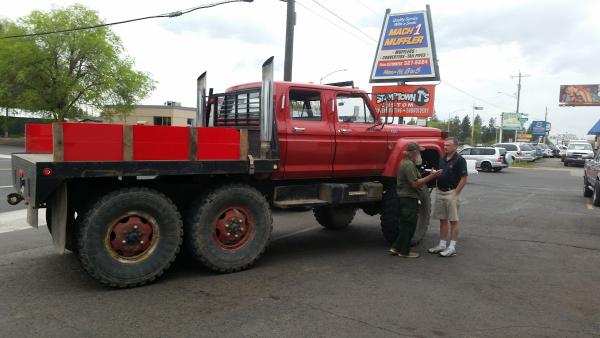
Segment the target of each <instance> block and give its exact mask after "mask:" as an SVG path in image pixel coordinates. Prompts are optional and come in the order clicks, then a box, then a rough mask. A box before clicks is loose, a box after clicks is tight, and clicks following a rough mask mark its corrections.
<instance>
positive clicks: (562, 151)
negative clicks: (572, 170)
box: [556, 144, 567, 162]
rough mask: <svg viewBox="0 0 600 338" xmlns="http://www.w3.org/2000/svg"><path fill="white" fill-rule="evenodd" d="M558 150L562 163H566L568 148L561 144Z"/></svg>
mask: <svg viewBox="0 0 600 338" xmlns="http://www.w3.org/2000/svg"><path fill="white" fill-rule="evenodd" d="M556 147H557V148H558V156H559V157H560V160H561V161H563V162H564V161H565V155H566V154H567V146H566V145H564V144H559V145H557V146H556Z"/></svg>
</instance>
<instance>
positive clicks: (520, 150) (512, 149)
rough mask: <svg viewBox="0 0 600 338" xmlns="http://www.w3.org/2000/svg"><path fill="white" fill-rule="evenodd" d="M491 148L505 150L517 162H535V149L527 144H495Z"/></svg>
mask: <svg viewBox="0 0 600 338" xmlns="http://www.w3.org/2000/svg"><path fill="white" fill-rule="evenodd" d="M492 147H500V148H504V149H506V152H507V153H509V154H511V155H512V156H513V158H514V159H515V160H517V161H526V162H533V161H535V160H536V155H535V149H534V148H533V147H532V146H530V145H529V144H527V143H518V142H515V143H496V144H494V145H493V146H492Z"/></svg>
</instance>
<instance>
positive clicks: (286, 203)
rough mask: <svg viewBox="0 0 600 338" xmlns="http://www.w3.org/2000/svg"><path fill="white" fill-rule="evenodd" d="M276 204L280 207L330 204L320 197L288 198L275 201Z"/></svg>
mask: <svg viewBox="0 0 600 338" xmlns="http://www.w3.org/2000/svg"><path fill="white" fill-rule="evenodd" d="M274 204H275V206H276V207H278V208H288V207H295V206H300V205H301V206H319V205H326V204H329V203H328V202H327V201H323V200H320V199H315V198H313V199H297V200H286V201H280V202H274Z"/></svg>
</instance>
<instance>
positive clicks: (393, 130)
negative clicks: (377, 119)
mask: <svg viewBox="0 0 600 338" xmlns="http://www.w3.org/2000/svg"><path fill="white" fill-rule="evenodd" d="M383 129H384V130H385V131H387V133H388V135H390V137H416V138H419V137H439V138H441V137H442V131H441V130H439V129H437V128H430V127H418V126H407V125H397V124H387V125H385V126H384V127H383Z"/></svg>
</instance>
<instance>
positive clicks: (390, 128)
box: [215, 82, 443, 179]
mask: <svg viewBox="0 0 600 338" xmlns="http://www.w3.org/2000/svg"><path fill="white" fill-rule="evenodd" d="M260 86H261V83H259V82H256V83H249V84H243V85H239V86H235V87H231V88H229V89H227V91H226V93H225V99H224V101H225V102H226V101H235V100H233V99H231V97H236V96H239V95H240V93H242V95H245V94H244V93H247V92H251V93H258V91H259V90H260ZM273 86H274V90H273V92H274V97H273V102H274V109H275V112H274V114H275V115H274V116H275V119H276V128H277V140H278V144H279V147H278V148H279V155H280V161H281V170H280V172H279V175H278V176H277V179H317V178H344V177H379V176H388V177H395V175H396V169H397V164H398V162H399V161H400V160H401V157H402V151H403V147H404V145H405V144H408V143H409V142H412V141H416V142H419V143H420V144H421V145H423V146H424V147H425V148H427V150H426V151H425V154H424V155H423V157H424V160H425V165H426V166H428V167H434V166H436V165H437V159H438V156H439V154H441V153H442V149H443V143H442V142H440V140H441V139H442V138H441V136H442V135H441V134H442V133H441V131H440V130H439V129H435V128H427V127H416V126H406V125H390V124H387V125H386V124H383V123H382V121H381V117H382V116H379V115H378V113H377V112H376V110H375V109H374V108H373V105H372V103H371V100H370V98H369V96H368V95H367V93H366V92H365V91H363V90H360V89H357V88H347V87H338V86H331V85H316V84H301V83H291V82H274V84H273ZM255 97H258V94H255ZM240 102H241V103H240ZM245 104H246V101H244V100H239V99H238V108H237V112H238V113H237V115H238V121H239V122H238V123H239V124H237V125H236V124H234V123H232V122H229V123H227V124H225V123H223V120H224V119H223V118H222V117H221V116H223V115H227V113H224V112H221V110H217V114H218V115H217V117H216V118H215V119H216V121H217V122H216V124H217V125H228V126H234V125H235V126H237V127H252V126H251V125H250V124H248V123H247V121H252V119H251V118H250V119H245V118H244V116H241V115H240V114H243V113H246V111H248V114H252V112H250V110H245V108H243V107H242V108H241V109H240V108H239V105H242V106H243V105H245ZM225 106H226V105H225ZM229 109H230V111H231V110H232V109H233V110H235V108H231V107H230V108H229ZM219 121H221V122H219ZM220 123H221V124H220Z"/></svg>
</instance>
